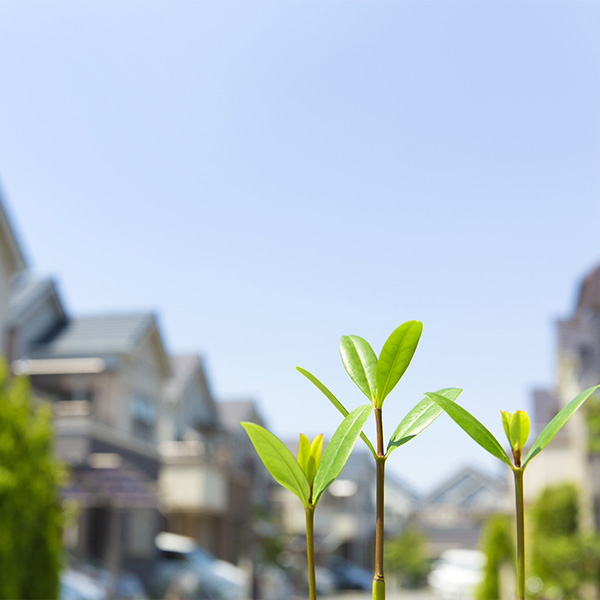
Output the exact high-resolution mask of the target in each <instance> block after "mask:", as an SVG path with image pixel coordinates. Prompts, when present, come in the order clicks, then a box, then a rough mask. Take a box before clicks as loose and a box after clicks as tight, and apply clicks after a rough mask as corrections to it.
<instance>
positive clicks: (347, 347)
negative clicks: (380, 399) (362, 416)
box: [340, 335, 377, 402]
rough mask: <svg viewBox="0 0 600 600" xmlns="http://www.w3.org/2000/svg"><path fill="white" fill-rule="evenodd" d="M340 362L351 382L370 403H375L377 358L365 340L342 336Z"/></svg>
mask: <svg viewBox="0 0 600 600" xmlns="http://www.w3.org/2000/svg"><path fill="white" fill-rule="evenodd" d="M340 353H341V354H342V362H343V363H344V367H345V368H346V371H348V375H350V377H352V381H354V383H355V384H356V385H357V386H358V387H359V388H360V390H361V392H362V393H363V394H364V395H365V396H366V397H367V398H368V399H369V400H371V401H372V402H374V401H375V371H376V369H377V356H376V355H375V352H373V348H371V346H369V342H367V340H363V339H362V338H361V337H358V336H357V335H343V336H342V339H341V340H340Z"/></svg>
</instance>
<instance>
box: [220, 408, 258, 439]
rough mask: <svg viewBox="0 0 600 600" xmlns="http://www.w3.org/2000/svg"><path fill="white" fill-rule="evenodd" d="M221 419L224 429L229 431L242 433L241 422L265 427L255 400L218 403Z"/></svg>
mask: <svg viewBox="0 0 600 600" xmlns="http://www.w3.org/2000/svg"><path fill="white" fill-rule="evenodd" d="M217 408H218V409H219V419H220V421H221V423H222V424H223V427H224V428H225V429H227V430H229V431H234V432H240V431H241V427H240V422H241V421H250V422H251V423H258V424H259V425H264V421H263V419H262V417H261V416H260V414H259V413H258V410H257V408H256V403H255V402H254V401H253V400H227V401H225V402H219V403H217Z"/></svg>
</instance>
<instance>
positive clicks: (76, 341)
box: [31, 313, 156, 358]
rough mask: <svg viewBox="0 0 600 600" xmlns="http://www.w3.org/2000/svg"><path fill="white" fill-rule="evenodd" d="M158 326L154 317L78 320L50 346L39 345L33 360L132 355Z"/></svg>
mask: <svg viewBox="0 0 600 600" xmlns="http://www.w3.org/2000/svg"><path fill="white" fill-rule="evenodd" d="M155 324H156V321H155V318H154V315H153V314H152V313H137V314H129V315H107V316H92V317H77V318H74V319H71V320H70V321H69V322H68V323H67V324H66V325H65V327H64V328H63V329H61V330H60V331H59V332H58V333H57V335H55V336H54V337H53V338H52V339H51V340H50V341H49V342H48V343H46V344H41V345H39V346H38V347H37V348H36V349H35V350H34V351H33V352H32V354H31V357H32V358H67V357H84V356H106V355H115V354H116V355H121V354H127V353H129V352H131V351H132V350H133V349H134V348H135V347H136V346H137V345H138V344H139V343H140V342H141V341H142V339H143V337H144V336H145V335H146V334H147V333H148V330H149V329H150V328H151V327H152V326H154V325H155Z"/></svg>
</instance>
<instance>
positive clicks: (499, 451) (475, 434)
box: [425, 393, 512, 468]
mask: <svg viewBox="0 0 600 600" xmlns="http://www.w3.org/2000/svg"><path fill="white" fill-rule="evenodd" d="M425 395H426V396H427V397H428V398H431V399H432V400H433V401H434V402H435V403H436V404H438V405H439V406H440V407H441V408H443V409H444V410H445V411H446V412H447V413H448V416H449V417H450V418H451V419H452V420H453V421H454V422H455V423H456V424H457V425H458V426H459V427H461V428H462V429H463V431H464V432H465V433H467V434H468V435H469V436H471V437H472V438H473V439H474V440H475V441H476V442H477V443H478V444H479V445H480V446H481V447H482V448H483V449H484V450H487V451H488V452H489V453H490V454H491V455H493V456H495V457H496V458H498V459H499V460H501V461H502V462H504V463H506V464H507V465H508V466H509V467H511V468H512V463H511V462H510V458H508V454H506V451H505V450H504V448H503V447H502V446H501V445H500V442H499V441H498V440H497V439H496V438H495V437H494V436H493V435H492V434H491V433H490V432H489V431H488V430H487V429H486V428H485V427H484V426H483V425H482V424H481V423H480V422H479V421H478V420H477V419H476V418H475V417H474V416H473V415H472V414H471V413H469V412H468V411H466V410H465V409H464V408H463V407H462V406H460V405H458V404H454V402H451V401H450V400H448V399H447V398H444V396H440V395H439V394H430V393H427V394H425Z"/></svg>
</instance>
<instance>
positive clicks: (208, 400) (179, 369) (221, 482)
mask: <svg viewBox="0 0 600 600" xmlns="http://www.w3.org/2000/svg"><path fill="white" fill-rule="evenodd" d="M171 364H172V377H171V379H170V381H169V383H168V384H167V386H166V403H165V404H166V409H165V414H164V417H163V420H162V425H161V444H160V452H161V457H162V461H163V466H162V469H161V472H160V479H159V481H160V496H161V504H162V508H163V511H164V514H165V522H166V529H167V531H170V532H172V533H178V534H182V535H187V536H190V537H193V538H194V539H196V540H197V541H198V543H199V544H200V545H201V546H203V547H204V548H206V549H207V550H209V551H211V552H212V553H213V554H215V555H216V556H217V557H219V558H222V559H225V560H228V561H230V562H234V563H237V562H238V561H239V560H240V558H241V557H242V556H247V555H248V553H247V550H248V543H249V539H250V537H251V534H252V521H253V515H252V506H253V503H259V502H260V501H261V499H260V498H256V497H255V496H256V495H257V493H258V490H260V489H261V488H263V486H262V484H261V485H258V484H257V480H256V477H257V473H256V472H255V471H256V460H255V458H256V457H255V454H256V453H255V452H254V450H253V449H252V448H251V446H249V445H248V443H246V442H248V440H247V436H246V434H245V432H244V431H243V429H242V427H241V426H240V424H239V421H241V420H247V421H248V420H249V421H253V422H256V423H259V424H261V423H262V419H261V418H260V416H259V415H258V413H257V411H256V407H255V405H254V403H253V402H251V401H245V402H223V403H219V404H217V403H216V402H215V400H214V398H213V396H212V394H211V391H210V388H209V385H208V382H207V376H206V372H205V369H204V366H203V364H202V361H201V359H200V358H199V357H197V356H176V357H173V358H172V359H171ZM258 475H260V471H258Z"/></svg>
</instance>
